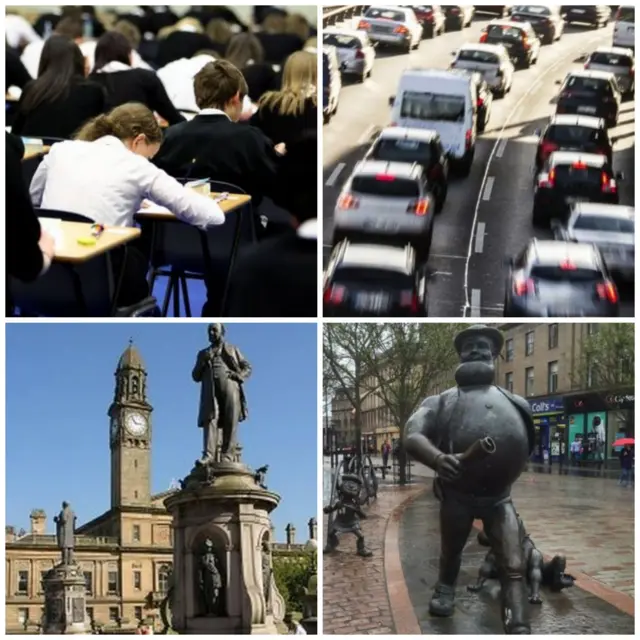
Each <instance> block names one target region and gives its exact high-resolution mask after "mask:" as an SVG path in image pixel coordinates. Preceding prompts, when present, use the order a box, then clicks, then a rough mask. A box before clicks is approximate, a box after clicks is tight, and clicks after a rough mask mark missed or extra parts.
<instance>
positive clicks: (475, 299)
mask: <svg viewBox="0 0 640 640" xmlns="http://www.w3.org/2000/svg"><path fill="white" fill-rule="evenodd" d="M480 295H481V294H480V289H472V290H471V309H470V314H469V315H470V316H471V317H472V318H477V317H478V316H479V315H480V313H481V308H480Z"/></svg>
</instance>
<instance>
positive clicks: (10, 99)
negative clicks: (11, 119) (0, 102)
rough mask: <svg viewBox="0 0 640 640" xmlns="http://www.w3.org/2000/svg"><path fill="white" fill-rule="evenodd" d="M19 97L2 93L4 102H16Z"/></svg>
mask: <svg viewBox="0 0 640 640" xmlns="http://www.w3.org/2000/svg"><path fill="white" fill-rule="evenodd" d="M18 100H19V98H16V97H15V96H12V95H10V94H8V93H5V94H4V101H5V102H18Z"/></svg>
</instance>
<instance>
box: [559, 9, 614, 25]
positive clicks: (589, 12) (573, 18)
mask: <svg viewBox="0 0 640 640" xmlns="http://www.w3.org/2000/svg"><path fill="white" fill-rule="evenodd" d="M560 12H561V13H562V14H564V21H565V23H566V24H574V23H576V22H578V23H582V24H589V25H591V26H592V27H595V28H596V29H597V28H598V27H600V26H602V27H606V26H607V25H608V24H609V20H611V7H610V6H609V5H606V4H581V5H566V6H562V7H561V8H560Z"/></svg>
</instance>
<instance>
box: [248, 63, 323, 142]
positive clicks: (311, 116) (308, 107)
mask: <svg viewBox="0 0 640 640" xmlns="http://www.w3.org/2000/svg"><path fill="white" fill-rule="evenodd" d="M317 78H318V57H317V56H316V55H315V54H313V53H310V52H309V51H296V52H295V53H292V54H291V55H290V56H289V57H288V58H287V61H286V63H285V65H284V71H283V74H282V88H281V89H280V91H270V92H268V93H265V94H264V95H263V96H262V98H260V100H259V102H258V111H256V113H255V114H254V115H253V116H252V118H251V120H249V124H252V125H254V126H256V127H258V128H259V129H260V130H261V131H262V132H263V133H264V134H265V135H266V136H267V137H268V138H271V140H278V141H279V142H283V143H284V144H285V146H286V147H288V146H289V144H290V143H291V142H292V141H293V140H295V139H296V138H298V137H300V135H301V134H302V133H303V132H304V131H306V130H310V129H313V130H314V131H315V130H316V129H317V127H318V91H317Z"/></svg>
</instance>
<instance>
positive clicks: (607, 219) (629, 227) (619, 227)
mask: <svg viewBox="0 0 640 640" xmlns="http://www.w3.org/2000/svg"><path fill="white" fill-rule="evenodd" d="M573 228H574V229H580V230H581V231H609V232H612V233H633V232H634V230H635V225H634V222H633V220H628V219H627V218H615V217H613V216H578V218H577V219H576V220H575V222H574V223H573Z"/></svg>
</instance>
